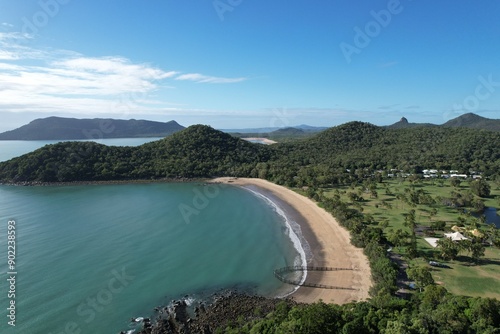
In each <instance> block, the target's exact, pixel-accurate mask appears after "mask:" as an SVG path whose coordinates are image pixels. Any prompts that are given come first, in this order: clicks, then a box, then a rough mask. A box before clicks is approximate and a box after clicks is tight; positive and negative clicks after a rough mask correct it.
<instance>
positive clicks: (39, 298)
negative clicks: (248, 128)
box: [0, 142, 303, 334]
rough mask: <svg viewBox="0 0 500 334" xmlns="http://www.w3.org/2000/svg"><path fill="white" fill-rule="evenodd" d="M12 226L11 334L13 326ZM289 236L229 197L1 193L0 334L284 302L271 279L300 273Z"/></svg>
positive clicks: (243, 193) (113, 329)
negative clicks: (170, 310) (183, 309)
mask: <svg viewBox="0 0 500 334" xmlns="http://www.w3.org/2000/svg"><path fill="white" fill-rule="evenodd" d="M1 143H2V144H3V143H5V142H1ZM11 143H12V142H11ZM26 143H29V142H26ZM127 145H131V144H130V143H128V144H127ZM17 155H18V154H17ZM9 220H14V221H15V224H16V268H15V269H16V271H17V275H16V282H15V290H16V291H15V295H16V296H15V303H16V327H15V328H12V327H10V326H8V325H7V321H8V318H7V316H6V315H7V310H6V309H7V307H8V303H9V302H10V300H12V298H7V295H8V289H9V288H8V286H7V284H5V282H6V279H7V274H6V273H7V272H8V271H9V270H8V269H9V268H8V266H7V256H6V255H7V224H8V221H9ZM293 237H294V235H293V234H292V233H290V227H289V225H288V222H287V220H286V219H285V218H284V217H283V215H282V214H281V212H280V210H279V209H278V208H276V207H274V206H273V205H272V204H271V203H270V202H269V201H267V200H266V199H265V198H262V197H260V196H256V195H255V194H254V193H252V192H250V191H248V190H245V189H242V188H237V187H232V186H221V185H217V186H215V185H211V186H207V185H203V184H195V183H184V184H160V183H156V184H123V185H91V186H53V187H13V186H0V250H1V252H2V254H4V255H3V256H1V257H0V275H1V280H2V282H4V283H2V284H1V285H0V296H1V298H0V304H1V305H0V309H2V310H3V311H2V312H1V315H2V316H1V317H0V333H54V334H55V333H58V334H59V333H66V332H73V331H74V329H75V328H76V329H80V330H81V333H118V332H120V331H121V330H128V329H130V327H129V323H128V320H129V319H130V318H131V317H138V316H150V315H152V310H153V308H154V307H155V306H158V305H167V304H168V303H169V302H170V301H171V300H172V299H175V298H180V297H182V296H184V295H186V294H189V295H190V296H191V298H194V299H201V298H203V297H204V296H205V295H206V294H209V293H212V292H215V291H219V290H220V289H226V288H236V289H239V290H241V291H254V292H258V293H260V294H263V295H268V296H275V295H284V294H287V293H289V292H291V290H290V289H291V287H290V286H285V285H283V284H282V283H281V282H279V281H278V280H277V279H275V278H274V276H273V270H274V269H276V268H278V267H281V266H285V265H293V264H300V263H301V250H300V247H297V243H294V242H293V239H294V238H293ZM302 255H303V254H302ZM74 332H76V331H74Z"/></svg>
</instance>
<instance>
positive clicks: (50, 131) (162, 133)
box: [0, 117, 185, 140]
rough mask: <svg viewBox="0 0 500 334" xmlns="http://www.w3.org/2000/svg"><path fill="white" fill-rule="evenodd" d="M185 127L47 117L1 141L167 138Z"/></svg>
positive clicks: (1, 136) (3, 135) (0, 137)
mask: <svg viewBox="0 0 500 334" xmlns="http://www.w3.org/2000/svg"><path fill="white" fill-rule="evenodd" d="M184 128H185V127H184V126H182V125H179V124H178V123H177V122H176V121H170V122H165V123H163V122H154V121H146V120H135V119H130V120H121V119H111V118H93V119H76V118H65V117H47V118H40V119H35V120H34V121H32V122H30V123H29V124H26V125H23V126H21V127H20V128H17V129H14V130H11V131H7V132H3V133H0V140H72V139H104V138H140V137H166V136H168V135H171V134H173V133H175V132H178V131H180V130H183V129H184Z"/></svg>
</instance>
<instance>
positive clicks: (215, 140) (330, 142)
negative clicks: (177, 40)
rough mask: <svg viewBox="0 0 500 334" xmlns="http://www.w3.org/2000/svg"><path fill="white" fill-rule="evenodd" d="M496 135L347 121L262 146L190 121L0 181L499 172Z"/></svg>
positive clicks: (31, 165)
mask: <svg viewBox="0 0 500 334" xmlns="http://www.w3.org/2000/svg"><path fill="white" fill-rule="evenodd" d="M499 143H500V133H498V132H490V131H483V130H474V129H466V128H434V127H432V128H425V127H423V128H412V129H387V128H381V127H377V126H375V125H372V124H369V123H361V122H351V123H346V124H343V125H340V126H337V127H334V128H330V129H328V130H326V131H323V132H321V133H320V134H318V135H316V136H313V137H312V138H308V139H303V140H297V141H294V142H290V143H284V144H278V145H272V146H265V145H259V144H252V143H248V142H246V141H243V140H241V139H238V138H234V137H232V136H230V135H228V134H226V133H223V132H221V131H217V130H214V129H212V128H211V127H208V126H204V125H194V126H191V127H189V128H187V129H185V130H183V131H180V132H177V133H175V134H173V135H171V136H169V137H166V138H164V139H161V140H158V141H155V142H152V143H147V144H144V145H142V146H139V147H108V146H105V145H100V144H96V143H93V142H63V143H58V144H53V145H47V146H45V147H43V148H41V149H38V150H36V151H34V152H31V153H29V154H26V155H23V156H21V157H18V158H14V159H12V160H10V161H7V162H3V163H1V164H0V181H2V182H72V181H102V180H129V179H161V178H194V177H218V176H240V177H260V178H266V179H269V180H271V181H274V182H276V183H278V184H283V185H287V186H297V185H302V184H303V185H308V186H310V185H314V186H333V185H336V184H345V183H351V182H352V180H354V179H363V178H364V177H365V176H366V174H371V173H372V171H375V170H389V169H398V170H401V171H404V172H408V173H420V172H421V171H422V169H424V168H426V167H430V168H436V169H445V170H446V169H448V170H449V169H454V170H458V171H460V172H461V173H466V172H468V171H469V170H471V169H472V170H476V171H481V172H482V173H484V175H485V176H492V175H494V174H496V173H498V171H499V170H500V149H499Z"/></svg>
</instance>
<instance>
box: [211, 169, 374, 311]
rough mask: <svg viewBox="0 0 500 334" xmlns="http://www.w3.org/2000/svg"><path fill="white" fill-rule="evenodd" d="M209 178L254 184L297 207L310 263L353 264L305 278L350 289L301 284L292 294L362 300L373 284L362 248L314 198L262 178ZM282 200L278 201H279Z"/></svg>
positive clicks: (330, 299) (327, 299)
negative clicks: (341, 269)
mask: <svg viewBox="0 0 500 334" xmlns="http://www.w3.org/2000/svg"><path fill="white" fill-rule="evenodd" d="M212 182H220V183H227V184H232V185H237V186H242V187H248V188H250V189H251V188H252V187H257V188H258V189H259V190H262V191H263V192H264V193H267V194H270V195H271V196H272V197H274V198H275V199H278V204H279V205H285V206H287V205H288V206H289V207H291V208H292V209H293V210H295V211H296V213H298V214H296V219H297V220H298V221H297V223H299V225H300V226H301V229H302V233H303V236H304V238H305V239H306V241H307V243H308V244H309V246H310V248H311V255H312V256H309V257H310V258H308V265H309V266H328V267H337V268H352V269H354V270H346V271H332V272H316V271H314V272H312V271H309V272H308V274H307V279H306V282H308V283H316V284H324V285H330V286H339V287H346V288H352V289H353V290H338V289H322V288H310V287H300V288H299V289H298V290H297V291H296V292H295V293H293V294H292V297H293V298H294V299H295V300H297V301H299V302H304V303H313V302H315V301H318V300H320V299H321V300H323V301H324V302H325V303H336V304H344V303H348V302H351V301H360V300H365V299H367V298H368V297H369V295H368V291H369V289H370V287H371V285H372V281H371V273H370V266H369V263H368V259H367V257H366V256H365V255H364V254H363V250H362V249H360V248H356V247H354V246H353V245H351V243H350V236H349V232H348V231H347V230H346V229H345V228H343V227H342V226H340V225H339V224H338V222H337V221H336V220H335V218H333V216H332V215H331V214H329V213H328V212H326V211H325V210H324V209H322V208H320V207H319V206H318V205H317V204H316V203H315V202H314V201H312V200H310V199H309V198H307V197H304V196H302V195H300V194H298V193H296V192H294V191H292V190H290V189H287V188H285V187H282V186H279V185H276V184H274V183H271V182H268V181H266V180H262V179H247V178H218V179H214V180H212ZM279 202H281V203H279Z"/></svg>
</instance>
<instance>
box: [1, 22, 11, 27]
mask: <svg viewBox="0 0 500 334" xmlns="http://www.w3.org/2000/svg"><path fill="white" fill-rule="evenodd" d="M2 27H6V28H13V27H14V25H13V24H10V23H8V22H2Z"/></svg>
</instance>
